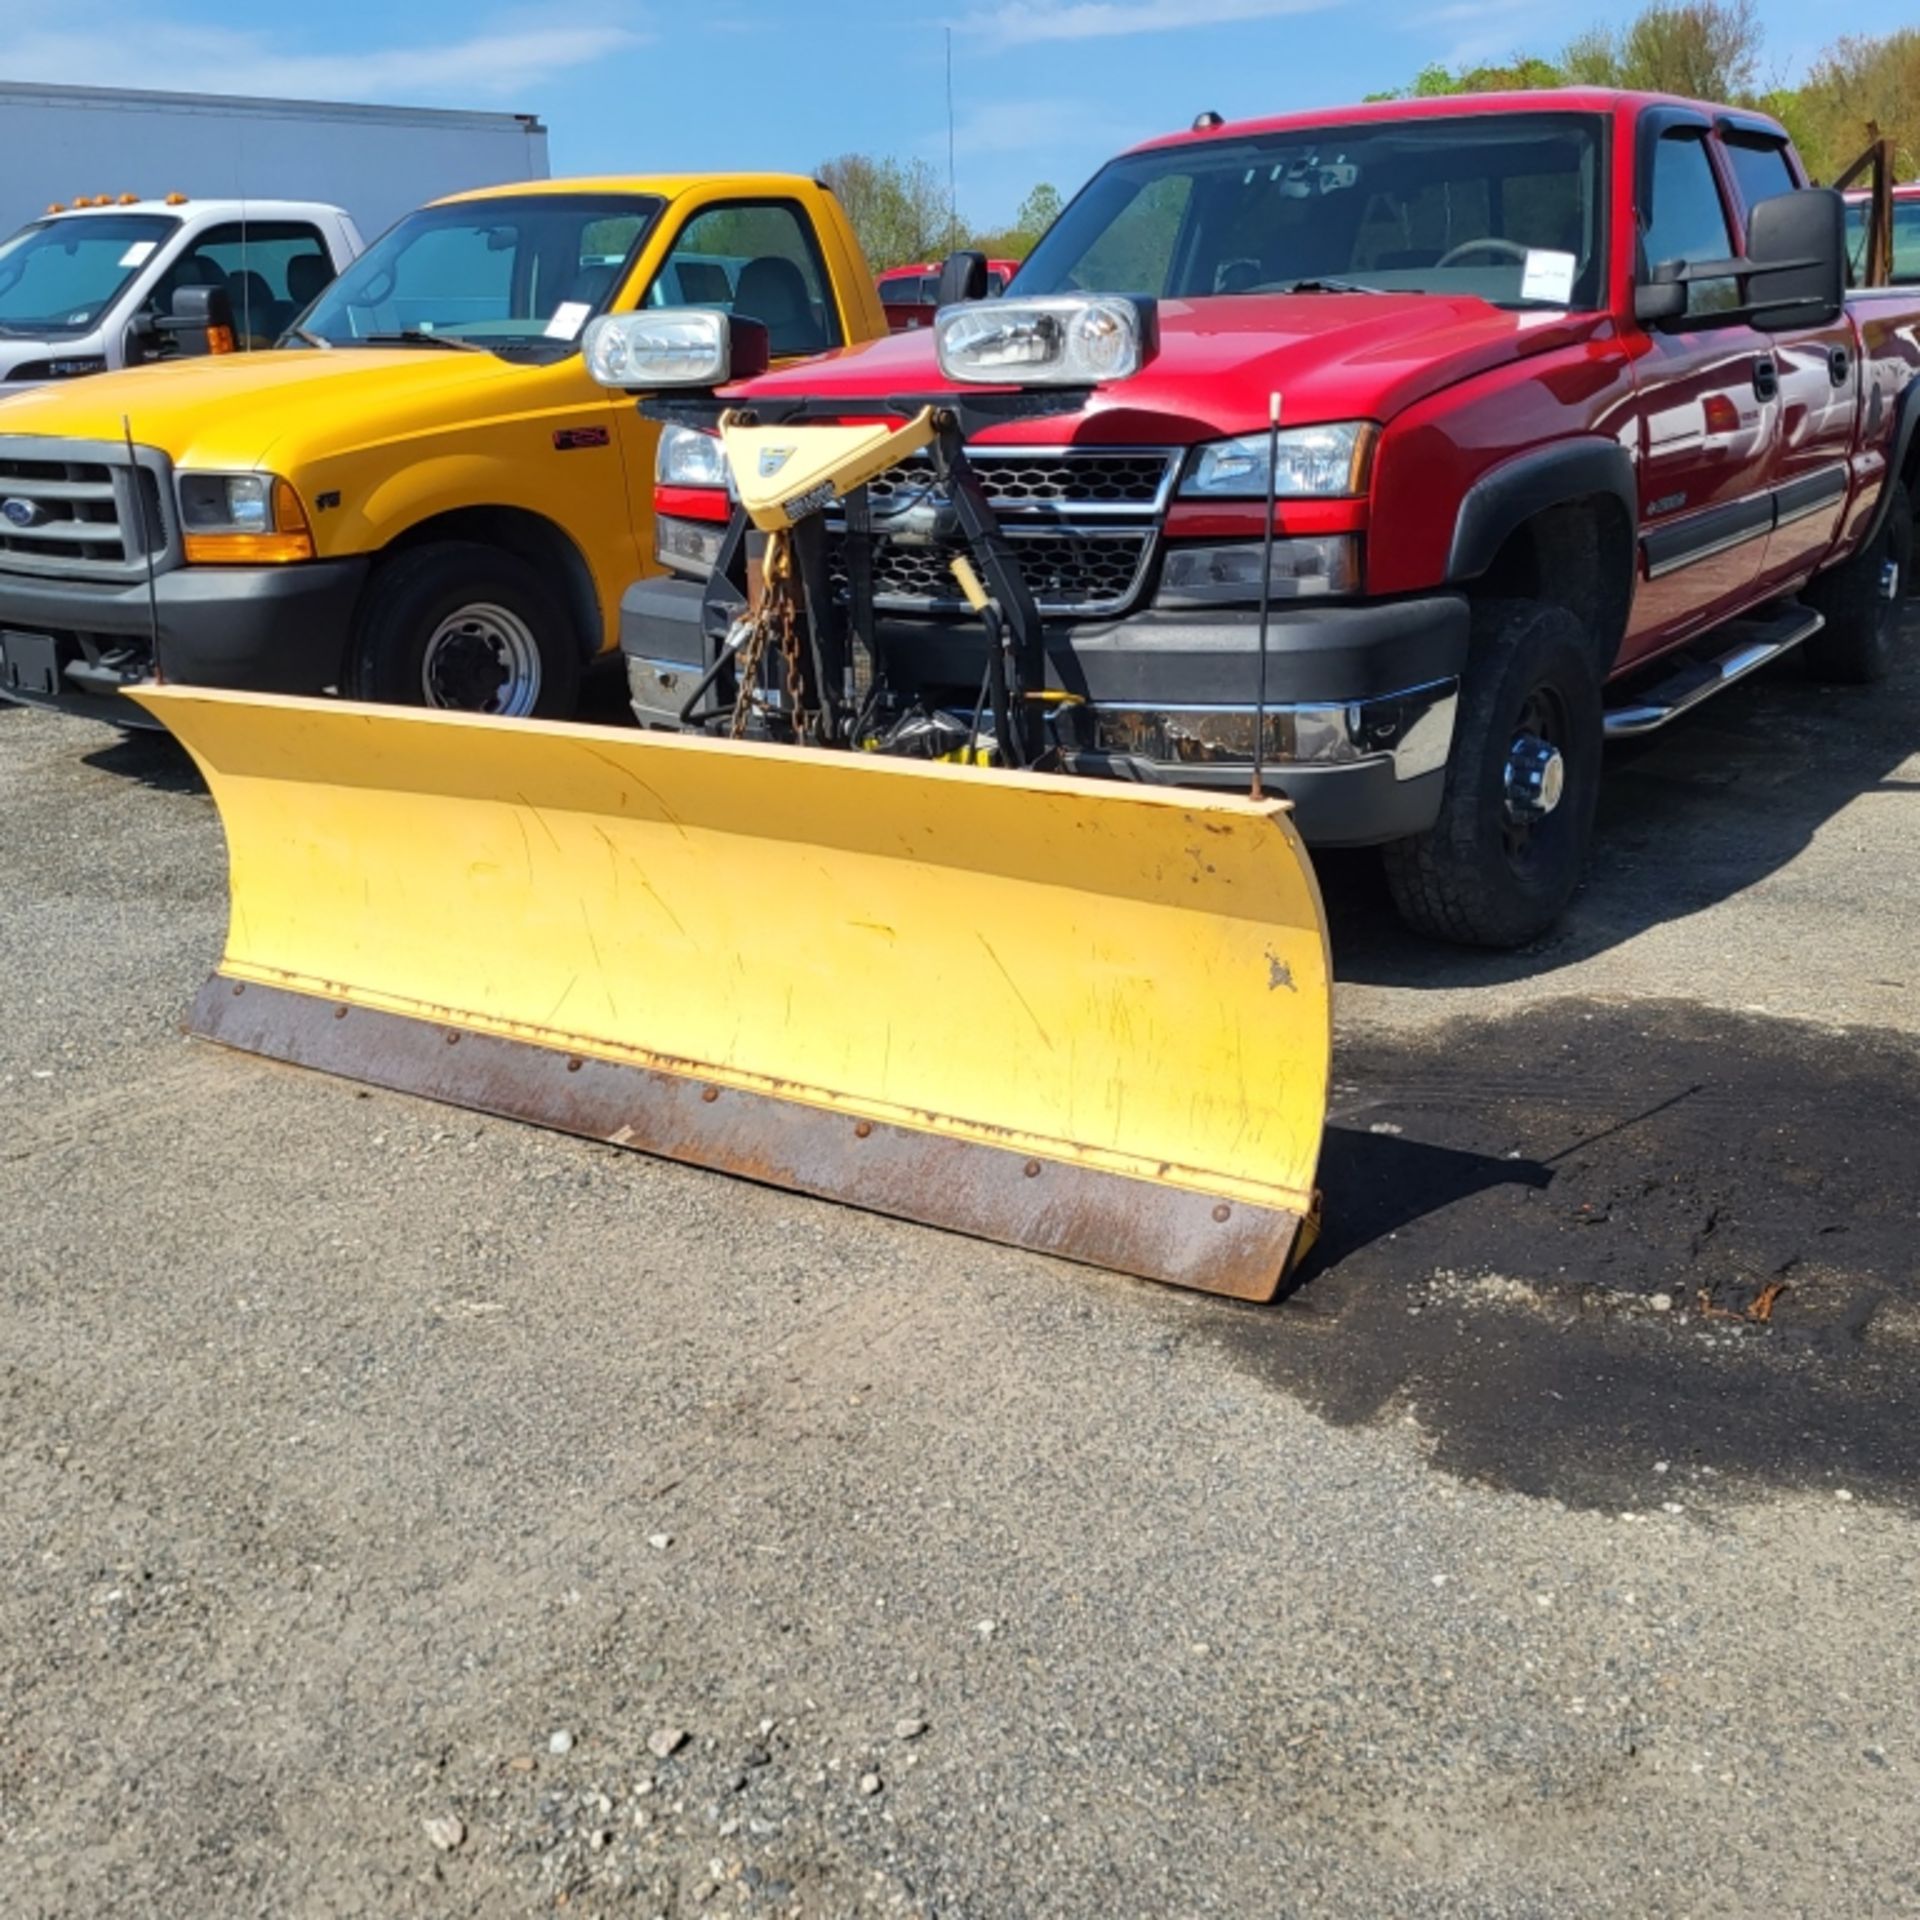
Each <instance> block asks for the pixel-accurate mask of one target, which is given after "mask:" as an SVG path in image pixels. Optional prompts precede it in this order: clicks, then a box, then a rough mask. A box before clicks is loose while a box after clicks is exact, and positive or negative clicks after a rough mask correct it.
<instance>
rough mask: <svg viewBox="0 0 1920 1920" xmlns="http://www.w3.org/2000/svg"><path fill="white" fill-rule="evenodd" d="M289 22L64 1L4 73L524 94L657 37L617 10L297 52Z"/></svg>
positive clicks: (370, 96) (280, 91)
mask: <svg viewBox="0 0 1920 1920" xmlns="http://www.w3.org/2000/svg"><path fill="white" fill-rule="evenodd" d="M290 25H291V22H290V21H286V20H276V22H275V24H274V25H273V26H272V27H270V28H267V29H262V30H259V31H252V30H247V29H240V28H229V27H210V26H199V25H193V24H188V23H185V22H168V21H165V20H160V19H155V18H153V17H152V16H146V17H136V18H132V19H129V18H126V17H124V16H121V15H118V14H113V15H109V14H107V13H105V12H102V11H96V10H94V9H91V8H86V9H81V10H78V11H72V12H65V13H62V14H61V15H60V17H59V20H58V23H57V24H44V25H23V24H22V23H16V26H15V27H14V29H13V30H12V31H11V32H10V34H9V37H8V43H7V48H6V55H5V58H6V74H7V78H8V79H9V80H29V81H42V82H46V83H48V84H51V85H56V86H87V87H151V88H156V89H158V90H160V91H162V92H181V93H231V94H252V95H260V96H265V97H268V98H277V99H290V100H352V101H365V102H396V101H400V102H416V101H417V102H434V103H439V104H448V103H451V104H462V105H464V104H468V103H471V102H477V101H480V100H487V101H500V100H507V99H511V100H513V101H515V102H516V104H518V103H521V102H523V101H525V95H526V92H527V89H528V88H529V87H532V86H536V85H538V84H539V83H540V82H541V81H543V80H547V79H550V78H552V77H553V76H554V75H555V74H559V73H565V72H569V71H571V70H572V69H575V68H578V67H583V66H588V65H591V64H592V63H593V62H594V61H596V60H602V59H605V58H606V57H607V56H608V55H610V54H615V53H620V52H623V51H625V50H627V49H628V48H631V47H635V46H638V45H639V44H641V42H642V41H643V40H645V39H646V38H647V37H648V36H647V35H645V34H642V33H639V32H636V31H635V30H634V29H633V28H631V27H628V26H624V25H620V24H617V23H613V22H607V23H594V22H592V21H583V22H581V23H579V24H577V25H555V26H537V25H534V24H533V23H531V22H526V23H522V22H506V23H502V24H500V25H498V26H495V27H492V28H489V29H484V30H482V31H480V32H478V33H474V34H470V35H469V36H468V37H467V38H466V39H464V40H453V41H428V42H425V43H422V44H419V45H414V46H390V47H373V48H369V49H368V50H367V51H366V52H364V53H351V54H349V53H300V52H297V51H293V50H291V49H290V48H289V46H288V40H289V38H290V35H289V32H288V28H289V27H290ZM525 104H526V105H528V106H534V105H537V103H536V102H532V101H525Z"/></svg>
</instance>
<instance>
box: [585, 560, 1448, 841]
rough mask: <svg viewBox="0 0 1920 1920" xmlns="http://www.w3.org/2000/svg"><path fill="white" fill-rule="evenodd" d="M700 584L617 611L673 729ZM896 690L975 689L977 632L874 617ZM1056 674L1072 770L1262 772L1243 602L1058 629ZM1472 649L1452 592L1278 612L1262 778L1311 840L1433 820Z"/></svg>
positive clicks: (629, 655)
mask: <svg viewBox="0 0 1920 1920" xmlns="http://www.w3.org/2000/svg"><path fill="white" fill-rule="evenodd" d="M706 593H707V589H706V588H705V587H704V586H703V585H702V583H700V582H698V581H686V580H671V579H667V580H660V579H656V580H646V581H642V582H640V583H638V584H637V585H636V586H633V587H631V588H629V589H628V591H627V594H626V597H625V599H624V601H623V603H622V606H621V620H620V645H621V651H622V652H623V654H624V655H625V656H626V664H627V683H628V690H629V693H630V696H631V699H632V704H633V711H634V716H635V718H637V719H638V720H639V722H640V723H641V725H642V726H651V727H678V726H679V725H680V724H681V721H680V709H681V707H682V706H683V705H684V703H685V701H686V699H687V696H688V695H689V694H690V693H691V692H692V691H693V687H694V684H695V682H696V681H697V680H698V679H699V677H700V675H701V673H702V672H703V671H704V670H705V668H706V666H707V665H708V663H709V662H711V660H712V659H713V658H714V656H715V651H716V649H717V647H718V645H719V630H720V626H721V617H720V613H719V610H718V609H711V608H706V607H705V606H704V602H705V599H706ZM876 633H877V637H878V639H879V642H880V645H881V648H882V650H883V652H884V654H885V655H886V658H887V662H888V667H889V679H890V681H891V683H892V684H894V685H899V686H908V685H916V684H923V685H941V686H949V687H965V688H973V687H977V686H978V685H979V684H980V679H981V674H982V671H983V669H984V666H985V652H984V642H983V640H982V637H981V631H980V629H979V628H978V627H977V626H975V625H972V624H969V623H965V622H960V621H944V620H935V619H920V620H909V619H902V618H900V617H898V616H886V615H882V616H881V617H880V619H879V621H878V623H877V626H876ZM1046 640H1047V684H1048V686H1049V688H1050V689H1053V690H1055V691H1058V692H1061V693H1065V694H1070V695H1072V696H1074V699H1073V701H1072V702H1071V703H1063V704H1062V705H1061V706H1060V707H1058V708H1057V709H1055V717H1054V729H1055V736H1056V739H1057V740H1058V741H1059V744H1060V746H1061V749H1062V755H1063V759H1064V762H1065V764H1066V766H1067V767H1068V769H1069V770H1070V771H1072V772H1075V773H1085V774H1092V775H1097V776H1106V777H1110V778H1116V779H1126V780H1137V781H1143V782H1149V783H1152V784H1156V785H1173V786H1190V787H1209V788H1216V789H1236V788H1242V787H1245V786H1246V785H1247V782H1248V779H1249V777H1250V774H1251V771H1252V751H1251V750H1252V741H1253V731H1254V728H1253V720H1254V712H1255V704H1256V697H1257V688H1258V684H1259V616H1258V614H1257V613H1256V612H1254V611H1253V610H1251V609H1240V608H1232V609H1222V610H1219V611H1216V612H1208V613H1174V612H1165V611H1153V612H1145V613H1139V614H1135V615H1132V616H1130V617H1129V618H1126V619H1123V620H1113V621H1101V622H1096V621H1080V622H1072V623H1068V622H1053V623H1049V625H1048V627H1047V632H1046ZM1466 657H1467V606H1466V602H1465V600H1464V599H1462V598H1461V597H1460V596H1458V595H1455V594H1433V595H1427V596H1423V597H1421V598H1419V599H1412V600H1392V601H1379V602H1373V603H1360V604H1348V605H1333V606H1315V607H1311V608H1302V607H1298V606H1289V607H1286V608H1284V609H1282V608H1275V609H1274V611H1273V614H1272V618H1271V624H1270V629H1269V633H1268V641H1267V690H1268V701H1267V730H1266V736H1265V737H1266V742H1267V756H1266V777H1267V784H1268V785H1269V786H1270V787H1272V788H1273V789H1275V790H1276V791H1278V792H1281V793H1284V794H1285V795H1286V796H1287V797H1288V798H1289V799H1290V800H1291V801H1292V802H1293V804H1294V817H1295V821H1296V823H1297V824H1298V826H1299V828H1300V831H1301V833H1302V834H1303V835H1304V836H1305V837H1306V838H1307V839H1308V840H1309V841H1311V842H1313V843H1314V844H1316V845H1319V846H1364V845H1370V844H1375V843H1378V842H1380V841H1383V840H1397V839H1401V838H1403V837H1404V836H1406V835H1408V834H1413V833H1419V832H1422V831H1424V830H1425V829H1426V828H1428V827H1430V826H1432V824H1433V822H1434V820H1435V818H1436V816H1437V815H1438V813H1439V809H1440V799H1441V792H1442V788H1443V786H1444V784H1445V780H1446V763H1447V754H1448V751H1449V749H1450V747H1451V745H1452V740H1453V723H1454V712H1455V707H1456V704H1457V697H1458V687H1459V677H1460V674H1461V672H1462V670H1463V669H1464V667H1465V664H1466Z"/></svg>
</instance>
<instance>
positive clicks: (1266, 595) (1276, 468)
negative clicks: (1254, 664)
mask: <svg viewBox="0 0 1920 1920" xmlns="http://www.w3.org/2000/svg"><path fill="white" fill-rule="evenodd" d="M1279 498H1280V396H1279V395H1278V394H1277V393H1270V394H1268V396H1267V525H1266V531H1265V533H1264V534H1263V535H1262V537H1261V541H1260V691H1259V694H1258V695H1257V697H1256V698H1255V701H1254V707H1253V797H1254V798H1255V799H1256V800H1264V799H1265V798H1266V797H1267V796H1266V793H1265V790H1264V789H1263V788H1262V787H1261V784H1260V773H1261V766H1262V763H1263V761H1264V760H1265V758H1266V751H1267V622H1268V616H1269V615H1270V614H1271V613H1272V611H1273V516H1274V511H1275V507H1276V504H1277V502H1278V500H1279Z"/></svg>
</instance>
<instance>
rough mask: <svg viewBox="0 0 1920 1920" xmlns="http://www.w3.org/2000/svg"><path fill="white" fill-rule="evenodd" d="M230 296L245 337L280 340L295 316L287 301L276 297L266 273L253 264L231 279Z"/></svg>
mask: <svg viewBox="0 0 1920 1920" xmlns="http://www.w3.org/2000/svg"><path fill="white" fill-rule="evenodd" d="M227 297H228V299H230V300H231V301H232V302H233V324H234V329H235V331H236V332H237V333H238V334H239V335H240V337H241V338H242V339H243V340H251V341H254V342H255V343H257V344H260V345H266V344H268V343H270V342H272V341H274V340H276V339H278V338H279V336H280V331H281V329H282V328H283V327H284V326H285V325H286V324H287V322H288V321H289V320H291V319H292V318H293V313H292V310H291V309H290V308H289V307H288V305H287V303H286V302H285V301H284V300H276V299H275V298H274V297H273V289H272V288H271V287H270V286H268V284H267V277H266V275H265V274H263V273H256V272H255V271H254V270H253V268H251V267H242V268H241V269H240V271H239V272H238V273H236V274H235V275H234V276H233V277H232V278H231V279H230V280H229V281H228V282H227Z"/></svg>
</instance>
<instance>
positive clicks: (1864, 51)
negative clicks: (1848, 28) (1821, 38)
mask: <svg viewBox="0 0 1920 1920" xmlns="http://www.w3.org/2000/svg"><path fill="white" fill-rule="evenodd" d="M1797 110H1798V113H1799V115H1800V125H1798V126H1795V127H1794V137H1795V142H1796V144H1800V145H1801V146H1802V151H1803V152H1805V153H1806V154H1807V156H1808V161H1807V164H1808V165H1809V166H1810V167H1812V168H1813V172H1814V178H1815V179H1817V180H1830V179H1832V178H1833V176H1834V175H1835V174H1836V173H1838V172H1839V171H1840V169H1841V168H1842V167H1844V166H1846V165H1847V163H1848V162H1849V161H1851V160H1852V159H1853V158H1854V157H1855V156H1856V155H1857V154H1859V153H1860V151H1861V150H1862V149H1863V148H1864V147H1865V146H1866V144H1867V142H1868V141H1869V140H1870V139H1873V138H1875V137H1876V136H1877V135H1880V134H1885V135H1888V136H1890V137H1891V138H1892V140H1893V143H1894V156H1895V158H1894V165H1895V171H1896V172H1897V173H1898V174H1899V175H1900V176H1901V177H1902V178H1910V177H1911V176H1912V175H1914V174H1916V173H1920V27H1902V28H1901V29H1900V30H1899V31H1898V32H1895V33H1889V34H1885V35H1883V36H1882V37H1881V38H1879V39H1877V40H1875V39H1866V38H1863V37H1861V36H1859V35H1855V34H1848V35H1846V36H1845V37H1844V38H1843V39H1840V40H1836V41H1835V42H1834V43H1833V45H1832V46H1830V47H1829V48H1828V49H1827V50H1826V51H1825V52H1824V53H1823V54H1821V56H1820V58H1819V59H1818V60H1816V61H1815V62H1814V64H1813V70H1812V71H1811V72H1810V73H1809V74H1808V75H1807V82H1806V85H1805V86H1804V87H1802V88H1800V89H1799V96H1798V101H1797ZM1789 124H1792V123H1791V122H1789Z"/></svg>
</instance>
